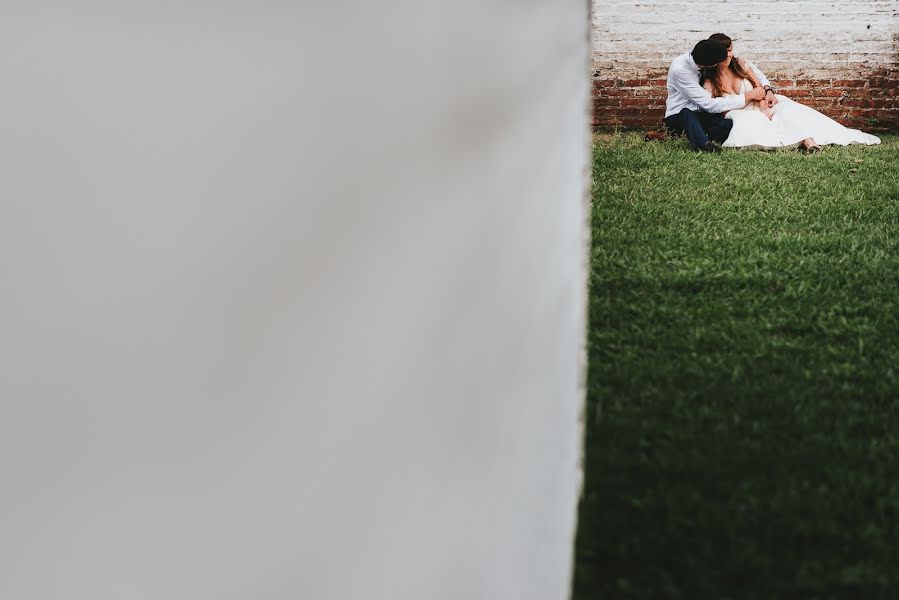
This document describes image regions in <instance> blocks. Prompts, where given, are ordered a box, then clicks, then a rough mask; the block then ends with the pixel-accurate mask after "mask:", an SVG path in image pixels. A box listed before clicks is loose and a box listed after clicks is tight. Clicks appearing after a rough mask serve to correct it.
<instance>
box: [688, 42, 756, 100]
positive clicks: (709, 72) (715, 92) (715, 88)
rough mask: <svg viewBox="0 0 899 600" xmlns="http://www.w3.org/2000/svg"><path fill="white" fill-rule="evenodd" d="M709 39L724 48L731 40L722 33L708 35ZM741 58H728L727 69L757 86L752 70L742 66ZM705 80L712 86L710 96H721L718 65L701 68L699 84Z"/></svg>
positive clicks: (722, 93) (728, 46)
mask: <svg viewBox="0 0 899 600" xmlns="http://www.w3.org/2000/svg"><path fill="white" fill-rule="evenodd" d="M709 39H710V40H714V41H716V42H718V43H720V44H721V45H722V46H724V47H725V48H730V47H731V44H732V43H733V40H731V39H730V38H729V37H727V36H726V35H724V34H723V33H716V34H714V35H711V36H709ZM742 62H743V60H742V59H740V58H737V57H736V56H734V57H733V58H731V60H730V65H728V67H727V68H728V69H730V70H731V72H732V73H733V74H734V75H736V76H737V77H741V78H743V79H748V80H749V82H750V83H752V87H757V86H758V85H759V82H758V80H757V79H756V78H755V75H753V73H752V71H750V70H749V69H748V68H746V67H744V66H743V65H742V64H741V63H742ZM706 81H708V82H709V84H710V85H711V86H712V96H716V97H717V96H723V95H724V91H723V86H722V85H721V73H720V71H718V67H711V68H705V69H703V70H702V77H701V78H700V80H699V84H700V85H703V84H704V83H705V82H706ZM732 91H733V92H735V93H738V94H739V93H740V92H739V90H732Z"/></svg>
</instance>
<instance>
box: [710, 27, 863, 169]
mask: <svg viewBox="0 0 899 600" xmlns="http://www.w3.org/2000/svg"><path fill="white" fill-rule="evenodd" d="M716 36H717V37H719V38H724V39H719V40H718V41H720V42H722V43H724V45H725V46H726V47H727V50H728V52H727V59H726V60H725V61H724V62H722V63H721V64H719V65H718V66H717V67H715V68H712V69H705V70H704V71H703V86H704V87H705V88H706V89H707V90H709V92H710V93H711V94H712V96H731V95H738V94H741V93H744V92H747V91H749V90H751V89H752V88H753V87H755V86H758V85H759V81H758V80H757V77H756V75H755V73H753V70H752V69H751V68H750V65H749V64H748V63H747V62H746V61H744V60H743V59H740V58H734V57H733V46H732V43H731V40H730V38H727V36H724V35H723V34H716ZM775 98H776V99H777V102H776V103H775V104H774V106H768V103H767V102H766V101H765V100H762V101H756V102H748V103H747V104H746V106H745V107H744V108H741V109H739V110H732V111H730V112H728V113H727V114H725V115H724V116H725V118H727V119H731V120H732V121H733V123H734V126H733V129H731V132H730V135H729V136H728V138H727V141H725V142H724V144H723V146H724V147H725V148H757V149H772V148H800V149H802V150H805V151H806V152H816V151H818V150H820V149H821V146H822V145H827V144H837V145H840V146H846V145H848V144H869V145H870V144H879V143H880V138H878V137H877V136H873V135H870V134H867V133H864V132H862V131H859V130H858V129H849V128H847V127H843V126H842V125H840V124H839V123H837V122H836V121H834V120H833V119H831V118H830V117H828V116H826V115H823V114H821V113H819V112H818V111H816V110H815V109H813V108H809V107H808V106H804V105H802V104H800V103H798V102H795V101H793V100H790V99H789V98H787V97H786V96H782V95H780V94H776V95H775Z"/></svg>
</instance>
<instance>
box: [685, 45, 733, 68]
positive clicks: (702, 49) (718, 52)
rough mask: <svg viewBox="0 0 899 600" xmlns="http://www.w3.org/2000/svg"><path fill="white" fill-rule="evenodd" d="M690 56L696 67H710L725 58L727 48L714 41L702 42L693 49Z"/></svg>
mask: <svg viewBox="0 0 899 600" xmlns="http://www.w3.org/2000/svg"><path fill="white" fill-rule="evenodd" d="M690 55H691V56H692V57H693V62H695V63H696V64H697V65H699V66H701V67H711V66H712V65H717V64H718V63H720V62H721V61H722V60H724V59H725V58H727V46H725V45H724V44H722V43H721V42H718V41H715V40H702V41H701V42H699V43H698V44H696V46H694V47H693V52H691V53H690Z"/></svg>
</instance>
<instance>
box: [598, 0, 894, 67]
mask: <svg viewBox="0 0 899 600" xmlns="http://www.w3.org/2000/svg"><path fill="white" fill-rule="evenodd" d="M897 19H899V0H844V1H841V2H836V1H833V0H790V1H785V0H766V1H759V0H709V1H707V2H688V1H686V0H652V1H648V2H616V1H611V2H607V1H605V0H593V66H594V70H595V71H599V72H600V73H601V74H602V75H601V76H603V77H609V76H613V77H624V78H627V77H629V76H632V75H636V74H641V73H642V74H645V73H647V72H652V71H657V70H659V69H661V70H667V68H668V65H669V64H670V63H671V60H672V59H673V58H674V57H675V56H677V55H678V54H681V53H683V52H686V51H687V50H690V49H692V48H693V46H694V45H695V44H696V42H698V41H699V40H701V39H704V38H707V37H708V36H709V35H711V34H713V33H718V32H720V33H725V34H727V35H729V36H730V37H732V38H734V39H736V40H737V42H736V48H735V49H736V53H737V54H738V55H743V56H746V57H749V58H750V59H751V60H753V61H755V62H757V63H758V64H760V65H764V66H765V69H767V70H768V71H771V72H779V73H785V74H788V75H789V76H792V77H810V78H822V77H823V78H828V77H840V78H844V79H850V78H854V77H857V76H864V75H866V74H867V73H868V72H870V71H874V70H877V69H882V68H884V67H885V66H886V65H888V64H890V63H891V62H892V63H894V64H895V62H896V60H897V56H899V47H897V43H899V42H897V40H899V21H897Z"/></svg>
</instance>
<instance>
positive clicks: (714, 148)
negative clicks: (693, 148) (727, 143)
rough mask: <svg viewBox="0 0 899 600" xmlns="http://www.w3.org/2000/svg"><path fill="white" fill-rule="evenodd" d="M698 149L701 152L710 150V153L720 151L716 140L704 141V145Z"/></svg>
mask: <svg viewBox="0 0 899 600" xmlns="http://www.w3.org/2000/svg"><path fill="white" fill-rule="evenodd" d="M699 150H700V151H701V152H710V153H712V154H717V153H718V152H721V146H720V145H719V144H718V142H713V141H711V140H709V141H708V142H706V143H705V146H703V147H702V148H700V149H699Z"/></svg>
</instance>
